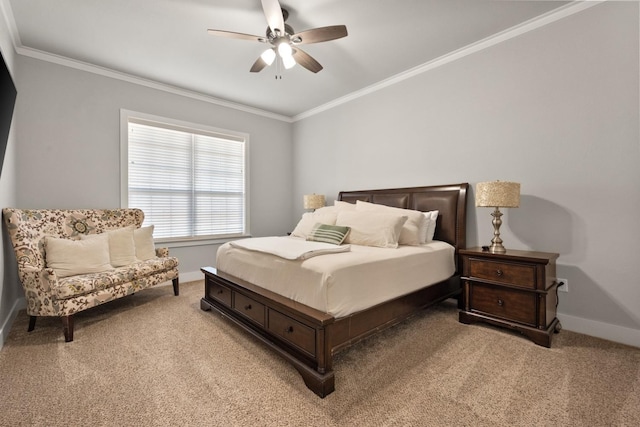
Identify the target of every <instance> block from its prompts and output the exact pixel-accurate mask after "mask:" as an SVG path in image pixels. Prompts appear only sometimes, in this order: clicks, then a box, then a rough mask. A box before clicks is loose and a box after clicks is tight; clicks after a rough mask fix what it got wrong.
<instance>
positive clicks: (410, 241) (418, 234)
mask: <svg viewBox="0 0 640 427" xmlns="http://www.w3.org/2000/svg"><path fill="white" fill-rule="evenodd" d="M356 210H358V211H365V212H380V213H386V214H394V215H402V216H406V217H407V221H406V222H405V223H404V225H403V226H402V232H401V233H400V238H399V239H398V243H399V244H401V245H412V246H417V245H419V244H421V243H424V240H423V239H422V236H425V235H426V234H427V227H428V225H429V222H428V220H427V218H426V217H425V216H424V215H423V214H422V212H420V211H415V210H411V209H402V208H394V207H391V206H385V205H378V204H375V203H369V202H363V201H360V200H358V201H357V202H356Z"/></svg>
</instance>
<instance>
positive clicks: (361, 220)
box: [336, 210, 407, 248]
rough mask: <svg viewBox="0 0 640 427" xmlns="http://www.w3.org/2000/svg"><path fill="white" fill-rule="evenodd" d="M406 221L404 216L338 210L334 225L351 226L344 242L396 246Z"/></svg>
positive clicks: (383, 246)
mask: <svg viewBox="0 0 640 427" xmlns="http://www.w3.org/2000/svg"><path fill="white" fill-rule="evenodd" d="M406 221H407V217H406V216H400V215H392V214H384V213H379V212H363V211H357V210H353V211H342V212H338V218H337V220H336V225H340V226H343V227H350V228H351V231H350V232H349V234H348V235H347V238H346V239H345V241H344V243H352V244H354V245H362V246H377V247H381V248H397V247H398V238H399V237H400V232H401V231H402V226H403V225H404V223H405V222H406Z"/></svg>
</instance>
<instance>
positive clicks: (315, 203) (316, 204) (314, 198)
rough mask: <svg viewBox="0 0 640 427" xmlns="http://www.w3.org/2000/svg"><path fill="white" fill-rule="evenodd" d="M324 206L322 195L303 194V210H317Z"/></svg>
mask: <svg viewBox="0 0 640 427" xmlns="http://www.w3.org/2000/svg"><path fill="white" fill-rule="evenodd" d="M323 206H324V194H305V195H304V208H305V209H313V210H316V209H319V208H321V207H323Z"/></svg>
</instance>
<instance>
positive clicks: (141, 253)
mask: <svg viewBox="0 0 640 427" xmlns="http://www.w3.org/2000/svg"><path fill="white" fill-rule="evenodd" d="M133 240H134V242H135V245H136V258H138V259H139V260H140V261H146V260H148V259H153V258H155V257H156V244H155V243H154V242H153V225H149V226H147V227H142V228H137V229H135V230H133Z"/></svg>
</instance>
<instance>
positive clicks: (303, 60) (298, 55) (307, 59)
mask: <svg viewBox="0 0 640 427" xmlns="http://www.w3.org/2000/svg"><path fill="white" fill-rule="evenodd" d="M293 59H295V60H296V62H297V63H298V64H300V65H302V66H303V67H304V68H306V69H307V70H309V71H311V72H314V73H317V72H318V71H320V70H322V65H320V63H319V62H318V61H316V60H315V59H313V58H312V57H311V55H309V54H308V53H307V52H305V51H303V50H302V49H299V48H297V47H296V48H295V49H293Z"/></svg>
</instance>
